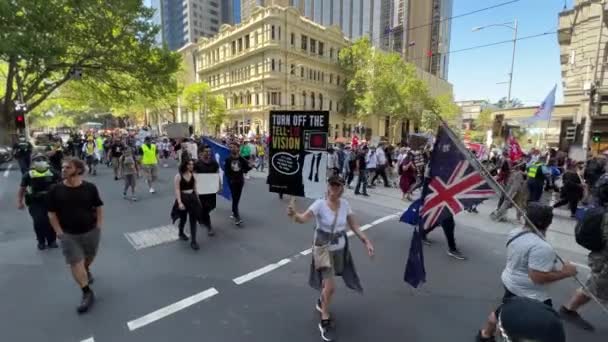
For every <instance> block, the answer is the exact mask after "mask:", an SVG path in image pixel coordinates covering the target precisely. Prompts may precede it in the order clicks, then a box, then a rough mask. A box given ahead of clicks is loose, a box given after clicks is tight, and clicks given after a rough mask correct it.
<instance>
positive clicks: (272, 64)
mask: <svg viewBox="0 0 608 342" xmlns="http://www.w3.org/2000/svg"><path fill="white" fill-rule="evenodd" d="M270 70H272V71H274V58H273V59H272V60H271V61H270Z"/></svg>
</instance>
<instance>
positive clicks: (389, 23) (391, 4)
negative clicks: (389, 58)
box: [242, 0, 453, 79]
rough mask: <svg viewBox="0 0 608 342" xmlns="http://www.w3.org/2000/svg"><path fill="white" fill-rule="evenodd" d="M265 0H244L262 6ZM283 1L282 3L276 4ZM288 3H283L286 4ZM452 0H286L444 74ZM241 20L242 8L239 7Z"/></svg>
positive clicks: (306, 13) (314, 18)
mask: <svg viewBox="0 0 608 342" xmlns="http://www.w3.org/2000/svg"><path fill="white" fill-rule="evenodd" d="M270 2H271V1H269V0H266V1H264V0H243V7H245V3H247V4H248V5H249V6H266V5H267V3H270ZM279 2H281V3H279ZM285 2H287V4H285ZM452 2H453V0H289V1H275V2H274V3H275V4H278V5H280V6H285V5H289V6H292V7H295V8H297V9H298V10H299V11H300V13H301V14H302V15H303V16H305V17H307V18H308V19H310V20H312V21H315V22H317V23H319V24H322V25H324V26H333V25H335V26H338V27H340V29H341V30H342V32H343V33H344V35H345V36H346V37H348V38H350V39H351V40H355V39H357V38H360V37H363V36H367V37H369V38H370V39H371V41H372V44H373V45H374V46H376V47H378V48H380V49H383V50H387V51H395V52H397V53H400V54H401V55H403V56H404V58H406V59H407V60H408V61H410V62H412V63H414V64H416V65H417V66H418V67H419V68H420V69H422V70H424V71H426V72H429V73H431V74H433V75H435V76H438V77H439V78H442V79H447V76H448V55H447V52H448V51H449V47H450V34H451V20H449V19H448V18H450V17H451V15H452V5H453V4H452ZM242 13H243V19H244V18H245V13H250V12H246V11H245V10H244V8H243V11H242Z"/></svg>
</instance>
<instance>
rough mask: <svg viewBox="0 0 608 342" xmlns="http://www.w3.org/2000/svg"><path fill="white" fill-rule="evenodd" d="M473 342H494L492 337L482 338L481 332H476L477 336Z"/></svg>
mask: <svg viewBox="0 0 608 342" xmlns="http://www.w3.org/2000/svg"><path fill="white" fill-rule="evenodd" d="M475 342H496V339H495V338H494V336H490V337H483V336H481V330H479V331H477V336H476V337H475Z"/></svg>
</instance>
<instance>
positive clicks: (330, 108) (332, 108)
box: [329, 100, 334, 110]
mask: <svg viewBox="0 0 608 342" xmlns="http://www.w3.org/2000/svg"><path fill="white" fill-rule="evenodd" d="M329 110H334V102H333V101H332V100H329Z"/></svg>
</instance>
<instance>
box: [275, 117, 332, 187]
mask: <svg viewBox="0 0 608 342" xmlns="http://www.w3.org/2000/svg"><path fill="white" fill-rule="evenodd" d="M328 133H329V112H328V111H271V112H270V146H269V147H268V149H269V154H270V155H269V164H270V167H269V173H268V185H269V188H270V191H271V192H276V193H282V194H286V195H293V196H301V197H308V198H320V197H322V196H323V195H324V194H325V191H326V188H327V185H326V179H325V178H326V175H327V139H328Z"/></svg>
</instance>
